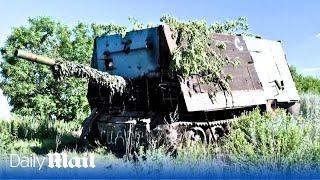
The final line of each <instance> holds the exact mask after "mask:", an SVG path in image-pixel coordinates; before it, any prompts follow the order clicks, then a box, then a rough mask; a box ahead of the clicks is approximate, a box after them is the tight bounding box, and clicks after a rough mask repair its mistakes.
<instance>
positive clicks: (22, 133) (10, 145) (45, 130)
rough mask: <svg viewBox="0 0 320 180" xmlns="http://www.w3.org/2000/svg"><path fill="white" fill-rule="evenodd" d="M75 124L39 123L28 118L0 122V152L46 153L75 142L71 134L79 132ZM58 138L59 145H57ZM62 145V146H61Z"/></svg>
mask: <svg viewBox="0 0 320 180" xmlns="http://www.w3.org/2000/svg"><path fill="white" fill-rule="evenodd" d="M80 126H81V125H80V124H79V123H76V122H68V123H65V122H62V121H55V122H53V121H47V122H44V121H39V120H36V119H33V118H30V117H19V116H16V117H14V118H13V119H11V120H10V121H3V120H1V121H0V129H1V131H0V152H2V153H10V152H19V153H30V152H36V153H47V152H49V151H50V150H55V149H57V148H59V147H57V146H58V145H60V146H66V145H67V144H69V143H74V142H76V137H74V135H73V134H72V133H73V132H75V131H77V130H79V128H80ZM57 138H60V139H59V141H60V144H57V143H56V141H57ZM61 143H62V144H61Z"/></svg>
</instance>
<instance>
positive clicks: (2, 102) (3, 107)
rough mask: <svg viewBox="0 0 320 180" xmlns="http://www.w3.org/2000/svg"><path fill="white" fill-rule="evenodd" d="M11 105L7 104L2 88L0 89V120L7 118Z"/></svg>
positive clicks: (8, 117)
mask: <svg viewBox="0 0 320 180" xmlns="http://www.w3.org/2000/svg"><path fill="white" fill-rule="evenodd" d="M10 110H11V107H10V106H9V104H8V100H7V98H6V97H5V96H4V95H3V93H2V90H1V89H0V111H1V112H0V120H3V119H4V120H9V119H10V117H11V115H10Z"/></svg>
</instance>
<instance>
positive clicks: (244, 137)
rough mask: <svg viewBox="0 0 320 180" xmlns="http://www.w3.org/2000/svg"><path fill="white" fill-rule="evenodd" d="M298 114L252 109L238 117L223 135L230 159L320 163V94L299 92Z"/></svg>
mask: <svg viewBox="0 0 320 180" xmlns="http://www.w3.org/2000/svg"><path fill="white" fill-rule="evenodd" d="M301 114H302V115H301V116H297V117H293V116H290V115H287V114H286V113H285V111H284V110H280V109H279V110H276V111H275V112H273V113H261V112H260V111H259V110H255V111H253V112H251V113H247V114H244V115H242V116H240V117H239V118H237V121H236V122H235V123H233V124H232V126H231V130H230V133H229V134H228V135H227V136H226V138H225V144H224V150H225V151H226V152H227V153H228V155H229V157H230V159H231V160H232V162H235V163H239V164H246V165H253V166H257V165H261V166H264V167H265V166H268V167H269V168H270V169H273V168H279V167H281V168H284V169H292V168H295V167H299V168H300V167H301V166H306V167H309V166H310V165H313V166H317V167H318V166H319V165H320V124H319V122H320V96H319V95H314V94H310V93H308V94H302V95H301Z"/></svg>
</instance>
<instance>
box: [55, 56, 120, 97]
mask: <svg viewBox="0 0 320 180" xmlns="http://www.w3.org/2000/svg"><path fill="white" fill-rule="evenodd" d="M52 71H53V75H54V77H55V78H57V79H59V80H61V79H62V78H63V77H78V78H90V80H91V81H92V82H93V83H96V84H98V85H100V86H103V87H106V88H108V89H109V91H108V92H109V93H110V95H111V96H113V95H114V94H115V93H119V94H123V92H124V91H125V88H126V80H125V79H124V78H123V77H121V76H116V75H110V74H109V73H107V72H102V71H98V70H97V69H93V68H90V67H88V66H84V65H82V64H78V63H73V62H69V61H65V62H62V61H57V62H56V63H55V64H54V65H53V66H52Z"/></svg>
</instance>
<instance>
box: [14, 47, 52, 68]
mask: <svg viewBox="0 0 320 180" xmlns="http://www.w3.org/2000/svg"><path fill="white" fill-rule="evenodd" d="M14 55H15V56H16V57H19V58H22V59H25V60H28V61H31V62H36V63H40V64H44V65H48V66H53V65H54V64H55V63H56V62H55V60H53V59H50V58H48V57H46V56H41V55H36V54H33V53H30V52H27V51H23V50H19V49H18V50H16V51H15V53H14Z"/></svg>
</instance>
